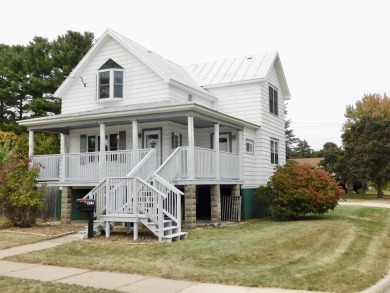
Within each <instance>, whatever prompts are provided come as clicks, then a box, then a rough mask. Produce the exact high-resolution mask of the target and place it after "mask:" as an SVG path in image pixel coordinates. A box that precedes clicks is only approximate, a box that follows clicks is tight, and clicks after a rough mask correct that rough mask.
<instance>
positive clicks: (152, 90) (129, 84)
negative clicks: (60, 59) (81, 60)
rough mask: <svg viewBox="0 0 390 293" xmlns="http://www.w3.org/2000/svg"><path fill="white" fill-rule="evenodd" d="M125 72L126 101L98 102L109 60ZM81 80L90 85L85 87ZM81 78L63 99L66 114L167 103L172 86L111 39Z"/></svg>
mask: <svg viewBox="0 0 390 293" xmlns="http://www.w3.org/2000/svg"><path fill="white" fill-rule="evenodd" d="M109 58H111V59H113V60H114V61H115V62H116V63H118V64H119V65H120V66H122V67H123V68H124V99H123V100H120V99H118V100H117V101H97V98H96V96H97V88H96V84H97V75H96V74H97V71H98V69H99V68H100V67H101V66H102V65H103V64H104V63H105V62H106V61H107V60H108V59H109ZM80 76H81V77H82V78H83V80H84V82H85V83H86V84H87V86H86V87H84V86H83V84H82V82H81V80H80ZM80 76H76V77H74V79H73V81H72V84H71V85H70V87H69V88H68V90H67V91H66V93H65V94H64V96H63V97H62V113H64V114H65V113H72V112H78V111H85V110H92V109H97V108H102V107H107V106H118V107H120V106H121V105H128V104H137V103H144V102H154V101H161V100H167V99H168V98H169V89H168V84H167V83H166V82H165V81H164V80H163V79H162V78H161V77H160V76H159V75H157V74H156V73H155V72H154V71H152V70H151V69H150V68H149V67H147V66H146V65H145V64H144V63H142V62H141V61H140V60H139V59H137V58H136V57H135V56H134V55H133V54H131V53H130V52H129V51H128V50H127V49H125V48H124V47H123V46H122V45H120V44H119V43H117V42H116V41H114V40H113V39H111V38H109V39H108V40H107V41H106V43H105V44H103V46H102V48H101V49H100V50H99V51H98V52H96V55H95V56H94V58H93V59H92V61H91V62H89V63H88V64H86V65H85V67H84V69H83V70H82V72H81V73H80Z"/></svg>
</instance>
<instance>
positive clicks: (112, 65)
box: [99, 58, 123, 70]
mask: <svg viewBox="0 0 390 293" xmlns="http://www.w3.org/2000/svg"><path fill="white" fill-rule="evenodd" d="M112 68H119V69H123V67H122V66H120V65H119V64H118V63H116V62H115V61H114V60H112V59H111V58H110V59H108V60H107V61H106V63H104V64H103V65H102V66H101V67H100V68H99V70H103V69H112Z"/></svg>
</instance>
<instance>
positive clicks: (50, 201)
mask: <svg viewBox="0 0 390 293" xmlns="http://www.w3.org/2000/svg"><path fill="white" fill-rule="evenodd" d="M43 201H44V205H45V209H44V210H42V212H41V215H40V217H41V218H44V219H50V218H56V217H57V203H58V187H57V186H49V187H48V186H46V187H45V192H44V194H43Z"/></svg>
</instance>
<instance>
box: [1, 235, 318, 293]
mask: <svg viewBox="0 0 390 293" xmlns="http://www.w3.org/2000/svg"><path fill="white" fill-rule="evenodd" d="M72 241H80V240H79V237H78V235H77V234H72V235H67V236H63V237H59V238H56V239H51V240H47V241H42V242H38V243H33V244H27V245H21V246H17V247H13V248H9V249H4V250H0V276H7V277H12V278H23V279H32V280H38V281H49V282H58V283H65V284H73V285H81V286H89V287H93V288H98V289H111V290H118V291H122V292H132V293H156V292H159V293H177V292H180V293H264V292H269V293H288V292H291V293H293V292H296V293H298V292H301V293H302V292H313V291H303V290H286V289H277V288H251V287H243V286H226V285H218V284H208V283H195V282H188V281H178V280H168V279H161V278H155V277H150V276H141V275H134V274H123V273H113V272H96V271H91V270H88V269H78V268H66V267H57V266H48V265H40V264H29V263H19V262H12V261H5V260H2V259H3V258H5V257H8V256H13V255H18V254H24V253H29V252H32V251H37V250H43V249H47V248H52V247H55V246H58V245H62V244H64V243H69V242H72Z"/></svg>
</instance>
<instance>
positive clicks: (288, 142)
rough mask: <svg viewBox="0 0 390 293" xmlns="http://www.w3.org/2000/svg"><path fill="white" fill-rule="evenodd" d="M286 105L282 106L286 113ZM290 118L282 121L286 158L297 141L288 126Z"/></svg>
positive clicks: (289, 156) (291, 152)
mask: <svg viewBox="0 0 390 293" xmlns="http://www.w3.org/2000/svg"><path fill="white" fill-rule="evenodd" d="M286 107H287V105H285V107H284V114H285V115H287V110H286ZM290 126H291V119H288V120H286V121H285V122H284V129H285V136H286V158H287V159H290V158H291V157H292V156H293V147H294V145H295V144H296V143H297V142H298V141H299V139H298V138H297V137H295V134H294V131H293V130H292V129H291V128H290Z"/></svg>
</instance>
